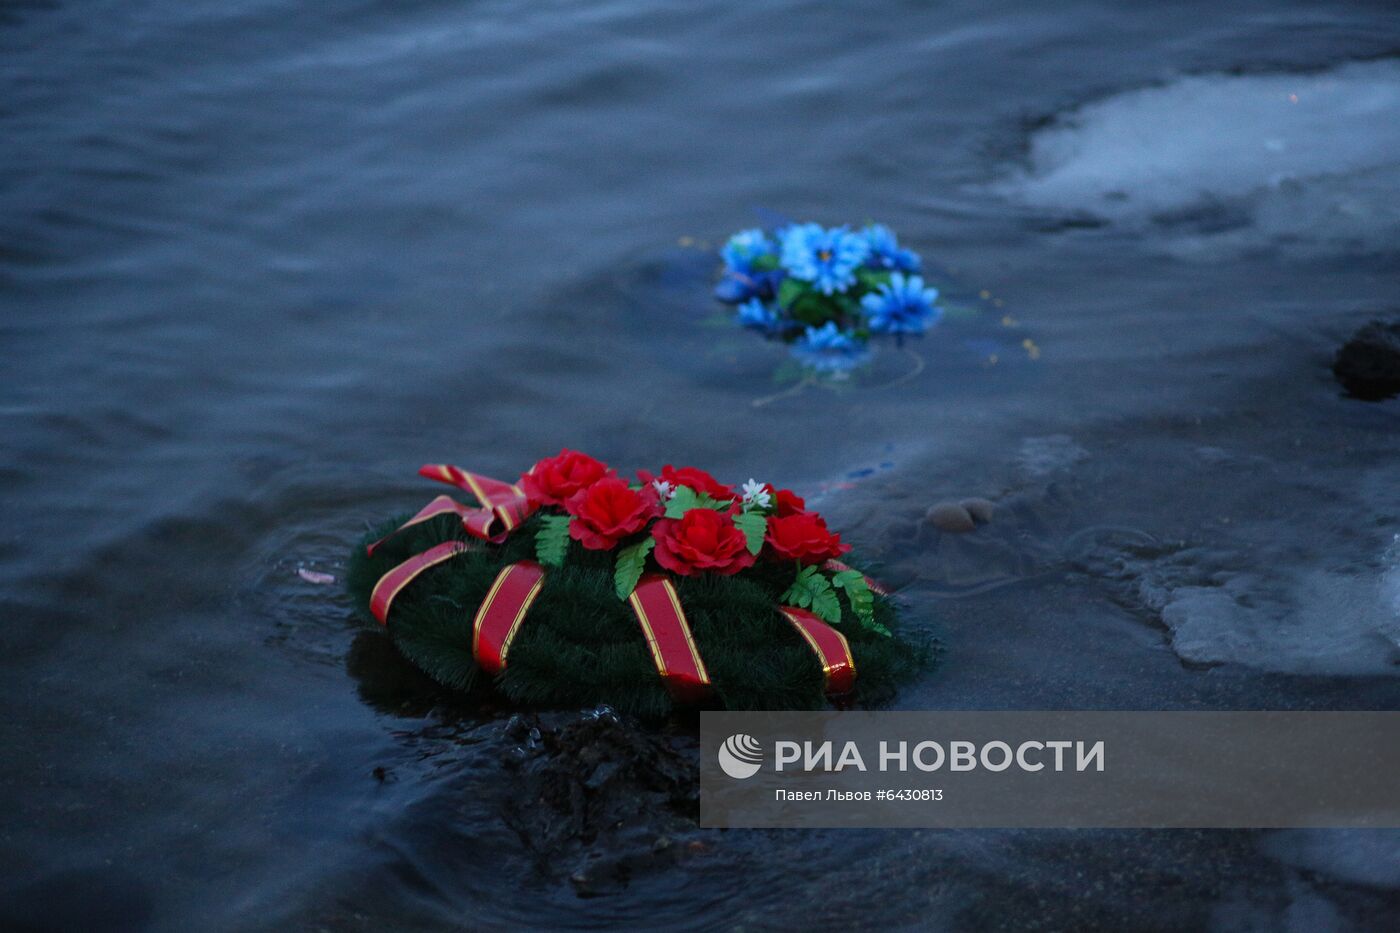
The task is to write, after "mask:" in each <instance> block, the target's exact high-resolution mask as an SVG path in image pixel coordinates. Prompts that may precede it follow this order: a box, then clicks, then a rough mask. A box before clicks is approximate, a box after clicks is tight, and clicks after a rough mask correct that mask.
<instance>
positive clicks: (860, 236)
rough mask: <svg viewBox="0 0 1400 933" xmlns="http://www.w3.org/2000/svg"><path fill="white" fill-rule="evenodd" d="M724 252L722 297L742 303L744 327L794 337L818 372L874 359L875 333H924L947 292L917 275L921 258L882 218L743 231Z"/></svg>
mask: <svg viewBox="0 0 1400 933" xmlns="http://www.w3.org/2000/svg"><path fill="white" fill-rule="evenodd" d="M720 256H721V258H722V259H723V260H724V271H723V274H722V277H721V279H720V282H719V284H718V285H716V286H715V297H716V298H718V299H719V300H720V301H722V302H725V303H726V304H731V305H736V306H737V314H736V320H737V322H738V323H739V324H740V325H742V326H744V327H746V328H749V329H751V330H755V331H758V332H759V333H761V334H763V335H764V336H766V337H769V338H772V339H775V340H781V341H783V342H785V343H787V344H788V345H789V346H790V347H791V350H792V354H793V356H794V357H796V359H797V360H798V362H800V363H801V364H802V365H803V366H804V367H806V368H808V369H810V370H813V371H815V372H818V373H825V374H840V373H844V372H847V371H849V370H851V369H854V368H856V367H858V366H860V365H862V364H863V363H865V362H866V361H867V360H868V358H869V349H868V347H867V342H868V340H869V339H870V337H871V336H872V335H875V334H886V335H890V336H893V337H894V338H895V339H896V341H902V340H903V339H904V338H905V337H912V336H920V335H922V334H923V333H924V331H926V330H927V329H928V328H929V327H931V326H933V325H934V324H936V323H937V322H938V320H939V318H941V317H942V314H943V312H942V309H941V308H939V307H938V305H937V304H935V302H936V301H937V300H938V290H937V289H934V288H930V287H928V286H927V285H926V284H925V283H924V279H923V277H922V276H920V275H918V274H917V273H918V271H919V267H920V264H921V263H920V259H919V256H918V255H917V254H916V253H914V252H912V251H910V250H907V249H903V248H902V247H900V245H899V241H898V239H897V238H896V237H895V235H894V233H893V232H891V231H890V229H889V228H888V227H885V226H883V225H882V224H871V225H869V226H867V227H865V228H864V229H861V230H857V231H853V230H851V229H849V228H848V227H823V226H821V225H820V224H813V223H804V224H790V225H788V226H786V227H780V228H779V229H777V230H776V231H774V232H773V233H772V234H771V235H770V234H769V233H767V232H765V231H763V230H760V229H753V230H744V231H742V232H740V233H736V234H735V235H734V236H732V237H730V238H729V241H728V242H727V243H726V244H725V245H724V248H723V249H722V250H720Z"/></svg>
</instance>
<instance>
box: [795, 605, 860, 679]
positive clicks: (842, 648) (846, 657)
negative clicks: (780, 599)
mask: <svg viewBox="0 0 1400 933" xmlns="http://www.w3.org/2000/svg"><path fill="white" fill-rule="evenodd" d="M778 612H779V613H781V614H782V616H783V618H784V619H787V620H788V621H789V622H791V623H792V627H793V628H795V629H797V633H798V634H799V635H801V636H802V639H803V640H804V641H806V642H807V645H808V646H809V647H810V648H811V649H812V653H813V654H815V655H816V656H817V661H818V662H820V664H821V666H822V678H823V680H824V681H825V685H826V693H827V696H841V695H843V694H847V693H850V692H851V690H853V689H854V688H855V685H856V662H855V659H854V658H852V657H851V646H850V643H849V642H847V641H846V636H845V635H842V634H841V633H840V632H838V631H836V629H834V628H832V627H831V626H829V625H827V624H826V623H825V622H823V621H822V620H821V619H818V618H817V617H816V616H814V615H812V613H810V612H808V611H807V610H806V609H799V608H798V607H796V606H779V607H778Z"/></svg>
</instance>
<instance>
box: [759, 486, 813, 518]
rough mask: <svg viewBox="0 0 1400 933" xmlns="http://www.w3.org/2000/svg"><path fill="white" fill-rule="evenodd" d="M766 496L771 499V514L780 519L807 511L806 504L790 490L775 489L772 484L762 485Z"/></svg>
mask: <svg viewBox="0 0 1400 933" xmlns="http://www.w3.org/2000/svg"><path fill="white" fill-rule="evenodd" d="M763 488H764V489H766V490H767V491H768V495H770V496H772V497H773V514H774V515H777V516H778V517H780V518H784V517H786V516H788V515H796V514H797V513H798V512H805V511H807V503H806V501H804V500H803V498H802V497H801V496H799V495H798V494H797V493H795V492H793V491H792V490H791V489H777V488H774V486H773V484H772V483H766V484H764V487H763Z"/></svg>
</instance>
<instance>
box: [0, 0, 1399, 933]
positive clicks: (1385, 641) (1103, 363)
mask: <svg viewBox="0 0 1400 933" xmlns="http://www.w3.org/2000/svg"><path fill="white" fill-rule="evenodd" d="M1397 49H1400V17H1397V15H1396V13H1395V11H1394V9H1393V7H1392V6H1391V5H1389V4H1382V3H1377V4H1374V5H1368V4H1351V5H1328V6H1319V5H1314V4H1301V3H1299V4H1278V3H1239V4H1233V3H1232V4H1223V3H1201V4H1181V5H1173V6H1172V7H1170V8H1160V9H1159V8H1149V7H1139V6H1137V5H1127V4H1125V5H1123V6H1121V7H1118V8H1115V7H1113V6H1109V5H1102V4H1093V3H1060V4H1040V5H1013V4H988V3H963V4H937V5H929V4H916V3H908V4H883V5H875V4H870V5H862V6H861V7H860V9H859V10H857V9H856V8H855V7H852V6H846V5H836V4H830V5H817V4H811V3H752V4H733V5H727V4H709V3H695V4H683V5H682V4H677V5H659V4H658V5H648V4H638V3H635V2H617V3H604V4H580V3H538V4H528V3H518V2H495V3H470V4H463V3H428V2H420V3H410V4H404V3H376V2H359V3H343V4H333V5H326V4H311V5H295V4H288V3H285V2H279V0H260V2H251V0H248V2H227V3H218V4H214V3H173V2H167V0H131V2H124V3H115V2H92V3H86V4H75V3H62V2H11V3H7V4H4V5H0V80H2V81H3V85H0V86H3V88H4V92H3V94H0V341H3V343H0V347H3V377H0V496H3V500H0V501H3V509H4V511H3V514H4V522H3V525H0V556H2V557H3V560H0V600H3V606H4V615H5V619H6V624H5V626H4V629H3V633H4V635H3V638H4V641H3V661H0V664H3V673H4V679H5V682H6V685H7V689H6V690H5V691H4V700H3V703H4V709H3V711H0V712H2V715H0V738H3V741H4V743H5V748H6V753H5V766H4V768H3V770H0V786H2V787H3V792H4V796H5V798H6V800H7V801H8V806H7V807H6V811H5V817H4V820H3V827H0V841H2V842H3V849H0V852H3V857H4V861H5V865H6V871H5V879H4V882H3V886H4V893H3V894H0V918H3V919H4V920H5V921H6V923H5V925H6V926H7V927H8V928H12V929H75V930H76V929H133V930H134V929H154V930H189V929H238V930H242V929H248V930H254V929H273V928H276V929H301V928H306V929H322V928H328V929H377V930H378V929H385V928H394V929H457V928H463V929H472V928H499V927H506V926H511V925H515V924H520V923H525V922H533V923H537V924H542V925H547V926H552V927H564V926H604V925H611V924H625V925H636V926H661V925H665V926H668V927H678V928H698V927H721V928H730V927H736V926H742V927H745V928H765V927H772V926H780V925H781V926H787V927H801V926H832V925H840V926H845V927H854V928H866V927H874V926H889V925H894V926H916V925H917V926H924V927H931V928H947V929H958V928H968V927H994V926H1036V927H1042V928H1065V929H1083V928H1087V927H1094V926H1103V927H1110V928H1119V929H1122V928H1149V929H1197V928H1212V929H1222V930H1237V929H1296V930H1308V931H1314V930H1329V929H1339V930H1345V929H1386V928H1392V929H1393V926H1392V924H1393V922H1394V919H1395V916H1396V910H1397V909H1400V834H1396V833H1321V832H1310V833H1302V832H1299V833H1279V832H1258V833H1243V832H1228V833H1227V832H1173V833H1146V832H1141V833H1125V832H1112V833H1109V832H1104V833H1083V832H1080V833H1070V832H1064V833H1056V832H982V833H973V832H917V833H881V832H844V833H797V832H792V833H776V832H774V833H740V832H730V833H713V834H696V838H695V839H693V840H692V841H693V842H694V843H695V845H694V846H691V847H688V848H687V852H688V854H687V855H686V856H685V857H684V858H682V859H680V860H679V861H678V862H676V863H675V864H668V865H666V866H662V867H658V868H656V869H655V870H652V871H644V872H639V873H638V874H637V875H636V876H635V877H634V878H632V880H631V881H630V883H629V884H627V885H626V886H625V887H623V888H620V889H618V890H613V891H609V892H606V893H604V894H603V895H602V896H598V897H594V898H590V899H581V898H579V897H578V896H577V894H576V892H575V888H574V886H573V885H571V884H570V883H569V882H568V881H567V876H568V874H569V872H570V870H571V869H572V866H560V871H559V872H550V871H547V870H541V869H540V868H539V867H538V866H537V865H536V864H535V863H534V861H533V860H532V858H531V857H530V854H529V853H528V852H527V851H525V849H524V847H523V844H522V842H521V840H520V839H519V838H518V837H517V836H516V835H515V834H514V833H512V832H511V831H510V830H509V829H507V828H506V827H505V826H504V825H503V823H502V821H501V819H500V816H499V812H498V809H497V803H496V798H497V795H498V792H499V788H500V787H501V786H502V783H503V782H507V781H509V776H508V775H507V774H506V773H505V772H503V771H502V769H501V767H500V764H499V754H500V750H501V747H502V745H503V742H504V741H505V740H504V739H503V738H502V737H501V735H500V727H499V720H498V719H494V718H490V717H488V718H486V719H484V720H479V721H477V720H468V721H461V720H457V719H452V718H451V717H447V716H445V715H444V714H443V713H441V712H432V711H429V710H427V709H425V708H421V707H418V706H414V705H413V704H409V705H407V706H404V705H402V704H401V703H400V702H399V699H398V698H397V694H395V692H394V690H393V689H392V688H383V686H382V684H380V683H378V681H377V680H376V677H377V675H371V674H370V673H367V671H370V670H372V669H375V668H376V665H379V666H382V659H381V660H380V661H379V662H375V663H373V664H371V663H369V662H367V661H365V660H364V659H363V658H362V657H361V655H364V654H366V653H367V654H369V655H373V654H374V652H375V650H376V649H375V646H374V641H373V639H371V640H370V642H369V644H368V646H366V643H365V641H364V636H360V640H359V641H357V632H358V631H359V630H358V627H357V626H356V624H355V623H354V622H353V621H352V619H351V617H350V608H351V607H350V606H349V605H348V602H347V600H346V599H345V598H344V597H343V596H342V595H341V594H340V591H339V589H338V587H335V586H318V585H314V584H312V583H308V582H305V581H303V580H302V579H301V578H300V577H299V576H298V575H297V570H298V569H299V568H305V569H310V570H318V571H323V572H329V573H333V574H337V575H339V574H340V573H341V572H342V568H343V559H344V557H345V555H346V552H347V549H348V547H349V545H350V543H351V542H352V541H353V540H354V539H355V538H356V536H357V535H358V534H360V533H361V531H362V529H363V528H364V527H365V525H366V523H367V522H374V521H378V520H380V519H381V518H382V517H384V516H385V515H387V514H391V513H395V512H400V511H405V510H411V509H413V508H416V507H417V506H418V505H419V504H421V502H423V501H426V500H427V499H428V498H429V497H430V496H431V495H433V494H435V493H436V490H435V489H432V488H429V487H430V486H431V484H428V483H425V482H424V481H421V480H419V479H417V478H416V477H415V476H414V470H415V469H416V467H417V466H418V465H419V464H420V463H423V462H428V461H443V460H445V461H451V462H456V463H459V464H462V465H463V466H467V467H470V468H472V469H475V470H477V471H480V472H483V473H486V474H489V475H496V476H502V477H512V476H514V475H516V474H517V473H518V472H519V471H520V470H521V469H523V468H524V467H526V466H528V464H530V463H531V462H533V461H534V460H535V459H536V458H537V457H539V456H541V455H544V454H549V453H553V452H554V451H556V450H558V448H559V447H560V446H562V445H569V446H574V447H579V448H582V449H586V450H589V451H591V452H592V453H594V454H595V455H597V456H600V457H602V458H604V459H607V460H608V461H610V462H612V463H614V464H616V465H618V466H621V467H624V468H636V467H655V466H657V465H659V464H660V463H663V462H683V461H684V462H692V461H693V462H696V463H698V464H701V465H704V466H708V467H709V468H711V469H712V470H713V471H714V472H715V473H717V474H719V475H721V476H723V477H725V478H729V479H736V480H742V479H746V478H748V477H749V476H750V475H756V476H758V477H760V478H763V479H769V478H771V479H774V480H776V481H779V482H786V483H790V484H791V485H793V486H795V487H796V488H797V489H798V490H799V491H800V492H803V493H805V494H808V495H809V497H810V498H812V499H815V500H817V502H818V504H819V505H820V507H821V508H822V509H823V510H824V511H826V512H827V513H828V514H829V516H830V517H832V518H833V519H834V520H836V521H838V522H839V523H840V524H842V525H843V526H845V527H847V528H849V529H850V533H849V538H850V539H851V540H852V541H854V542H855V543H856V545H857V546H858V547H859V548H860V549H861V551H862V552H864V553H866V554H868V555H870V556H871V557H873V558H874V559H876V560H877V561H879V562H880V563H881V564H882V566H883V567H884V571H883V572H884V573H885V574H886V576H887V577H888V578H889V579H890V581H891V582H893V583H895V584H897V585H899V586H900V587H901V588H902V589H901V592H902V593H903V594H904V597H905V599H906V601H907V605H908V609H909V611H908V618H909V620H910V622H909V624H911V625H912V626H914V627H915V628H916V629H918V630H921V631H927V632H932V633H936V634H937V635H938V636H939V637H941V638H942V639H943V640H944V642H945V643H946V645H947V648H948V653H947V658H946V663H945V664H944V665H943V667H942V668H941V669H940V670H939V671H938V672H937V673H936V674H935V675H934V676H931V677H930V678H928V679H927V680H925V681H923V682H921V683H919V684H917V685H915V686H914V687H912V688H910V689H909V690H907V691H906V692H905V693H904V694H903V695H902V697H901V699H900V704H901V705H903V706H907V707H919V708H922V707H935V708H943V707H946V708H1045V707H1056V706H1060V707H1084V708H1187V707H1190V708H1324V709H1325V708H1381V709H1400V667H1398V666H1397V664H1398V663H1400V543H1397V539H1396V534H1397V532H1400V402H1397V401H1390V402H1382V403H1376V404H1367V403H1362V402H1358V401H1355V400H1352V399H1347V398H1344V397H1342V396H1341V394H1340V393H1339V390H1338V389H1337V387H1336V386H1335V384H1334V383H1333V382H1332V381H1331V377H1330V374H1329V373H1328V372H1327V364H1328V362H1329V360H1330V355H1331V353H1332V350H1333V348H1334V347H1335V346H1336V344H1337V343H1338V342H1339V341H1340V340H1341V339H1343V338H1344V337H1345V335H1346V334H1348V333H1350V332H1351V331H1352V330H1353V329H1354V328H1355V327H1357V326H1358V325H1360V324H1361V323H1363V322H1364V321H1365V320H1367V319H1368V318H1369V317H1370V316H1371V315H1372V314H1374V313H1376V312H1379V311H1383V310H1385V309H1388V308H1389V309H1393V308H1395V307H1396V306H1397V304H1400V281H1398V280H1397V271H1400V265H1398V264H1397V249H1396V244H1397V243H1400V239H1397V236H1396V234H1397V231H1400V207H1398V206H1397V205H1400V145H1398V144H1397V141H1396V136H1395V134H1396V132H1397V130H1396V128H1397V127H1400V60H1397V59H1396V58H1394V57H1391V56H1394V55H1395V54H1396V50H1397ZM763 212H773V213H763ZM774 213H775V214H777V215H782V216H790V217H794V218H802V219H805V218H812V219H817V220H821V221H825V222H830V223H836V222H842V221H856V222H859V221H863V220H865V219H867V218H875V219H879V220H881V221H883V222H885V223H887V224H889V225H891V226H892V227H894V228H895V229H896V230H898V231H899V232H900V233H901V234H902V236H903V238H904V239H905V240H907V241H908V244H909V245H911V246H912V247H914V248H916V249H918V250H919V251H921V252H922V253H923V254H924V255H925V257H926V258H928V259H930V260H931V261H932V265H933V266H934V268H935V269H936V270H937V276H936V277H937V278H938V280H939V284H940V285H941V286H942V287H943V288H944V290H945V292H946V294H947V295H948V296H949V299H950V302H951V303H952V304H954V305H955V306H956V307H957V309H958V312H957V313H950V315H949V316H948V318H947V319H946V320H945V322H944V323H943V324H942V325H941V326H940V328H939V330H938V331H937V332H936V333H934V334H933V335H931V336H930V337H929V338H928V339H926V340H924V341H922V342H918V343H915V344H914V345H913V349H912V350H911V351H910V352H905V351H897V350H895V349H893V348H891V347H883V348H882V349H881V351H880V356H879V358H878V359H877V363H876V366H875V371H874V372H873V373H871V374H868V375H867V376H866V377H864V378H863V379H860V380H857V382H856V383H855V384H854V385H848V386H841V387H829V386H804V387H794V386H793V385H791V384H783V383H780V382H775V380H774V377H773V374H774V371H775V369H776V368H777V367H778V366H779V365H780V364H781V362H782V355H781V351H779V350H778V349H776V348H774V347H771V346H769V345H765V344H763V343H761V342H759V341H756V340H753V339H751V338H749V337H748V336H747V335H744V334H741V333H739V332H737V331H734V330H732V329H729V328H727V327H725V326H717V325H716V322H715V321H714V308H713V306H712V303H711V302H710V300H709V298H708V288H709V282H710V275H711V274H712V270H713V258H712V256H711V254H709V253H708V252H706V248H707V246H708V247H711V248H712V247H713V245H714V244H715V243H716V242H717V241H718V240H720V239H721V238H722V237H723V236H725V235H726V234H727V233H729V232H730V231H732V230H734V229H738V228H739V227H741V226H749V225H752V224H753V223H755V222H763V221H765V220H766V219H767V218H769V217H771V216H773V214H774ZM971 495H977V496H985V497H987V498H990V499H993V500H994V501H996V502H997V504H998V507H999V508H998V514H997V517H996V520H995V521H994V522H993V523H992V524H991V525H989V526H987V527H986V528H983V529H981V530H979V531H978V532H976V533H975V534H973V535H969V536H963V537H953V536H943V535H940V534H939V533H937V532H935V531H934V530H933V529H932V528H929V527H927V526H923V525H921V524H920V523H919V518H920V516H922V514H923V512H924V510H925V509H926V508H927V506H928V505H929V504H931V503H933V502H935V501H938V500H941V499H945V498H950V497H961V496H971ZM352 646H354V650H353V651H352ZM386 690H387V692H386ZM681 731H682V732H684V728H683V727H682V728H681ZM376 768H383V769H385V771H384V772H383V773H384V774H385V775H387V779H386V780H382V781H381V780H379V779H377V778H376V777H375V775H374V771H375V769H376Z"/></svg>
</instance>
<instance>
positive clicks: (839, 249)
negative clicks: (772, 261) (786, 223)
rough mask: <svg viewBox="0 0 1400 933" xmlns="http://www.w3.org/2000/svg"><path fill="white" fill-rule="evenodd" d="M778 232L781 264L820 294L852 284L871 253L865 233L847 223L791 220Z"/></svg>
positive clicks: (842, 289)
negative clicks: (842, 225)
mask: <svg viewBox="0 0 1400 933" xmlns="http://www.w3.org/2000/svg"><path fill="white" fill-rule="evenodd" d="M780 235H781V237H782V246H783V249H782V264H783V268H784V269H786V270H787V273H788V275H790V276H792V277H793V278H795V279H800V280H801V281H803V282H811V283H812V284H813V285H815V286H816V287H817V289H818V290H820V291H821V293H822V294H823V295H830V294H832V293H833V292H839V291H845V290H846V289H848V288H850V287H851V286H852V285H854V284H855V281H856V276H855V272H856V269H857V268H859V267H860V264H861V263H862V262H864V261H865V257H866V256H868V255H869V254H870V244H869V243H867V242H866V241H865V237H863V236H861V235H860V234H858V233H852V232H851V231H850V230H849V229H847V228H846V227H831V228H830V229H828V228H825V227H823V226H822V225H821V224H794V225H793V226H791V227H788V228H786V229H785V230H783V231H782V233H781V234H780Z"/></svg>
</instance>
